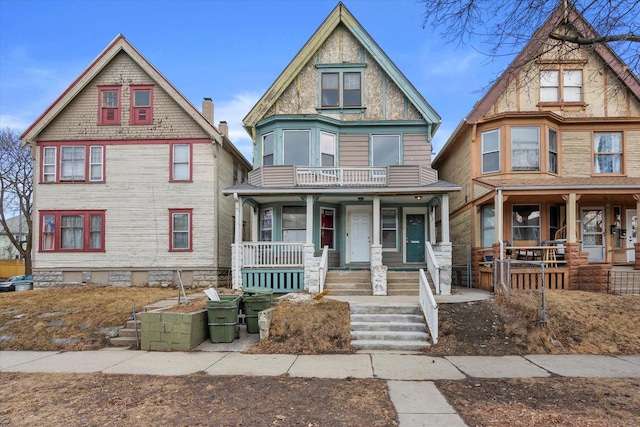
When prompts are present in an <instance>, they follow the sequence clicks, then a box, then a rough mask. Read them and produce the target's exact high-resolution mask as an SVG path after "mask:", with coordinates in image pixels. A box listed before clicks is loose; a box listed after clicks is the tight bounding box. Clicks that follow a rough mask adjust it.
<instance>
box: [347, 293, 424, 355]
mask: <svg viewBox="0 0 640 427" xmlns="http://www.w3.org/2000/svg"><path fill="white" fill-rule="evenodd" d="M349 308H350V310H351V345H352V346H353V347H355V348H359V349H363V350H405V351H407V350H420V349H422V348H424V347H428V346H429V345H430V344H429V334H428V333H427V332H426V331H427V326H426V324H425V321H424V317H423V316H422V312H421V310H420V306H419V305H418V304H406V303H404V304H400V303H398V304H393V303H350V304H349Z"/></svg>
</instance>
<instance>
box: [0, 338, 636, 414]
mask: <svg viewBox="0 0 640 427" xmlns="http://www.w3.org/2000/svg"><path fill="white" fill-rule="evenodd" d="M200 371H204V372H206V373H208V374H209V375H247V376H253V375H255V376H278V375H283V374H289V375H290V376H292V377H314V378H338V379H341V378H348V377H354V378H379V379H384V380H387V381H388V385H389V391H390V395H391V400H392V401H393V404H394V405H395V407H396V411H397V412H398V416H399V419H400V426H401V427H421V426H427V425H430V426H434V425H435V426H437V425H446V426H464V425H465V424H464V422H463V421H462V419H461V418H460V416H459V415H458V414H457V413H456V411H455V409H454V408H453V407H451V406H450V405H449V404H448V403H447V401H446V399H445V398H444V396H442V394H441V393H440V392H439V391H438V389H437V388H436V386H435V384H434V383H433V382H432V381H434V380H439V379H450V380H457V379H463V378H468V377H471V378H533V377H540V378H544V377H550V376H552V375H559V376H564V377H624V378H640V355H636V356H596V355H556V356H553V355H531V356H502V357H489V356H449V357H430V356H426V355H424V354H420V353H392V352H368V353H364V352H363V353H356V354H333V355H311V356H306V355H304V356H296V355H291V354H243V353H239V352H232V351H213V352H212V351H201V352H146V351H136V350H126V349H104V350H97V351H72V352H55V351H39V352H35V351H0V372H54V373H58V372H60V373H62V372H64V373H91V372H104V373H107V374H146V375H188V374H192V373H194V372H200Z"/></svg>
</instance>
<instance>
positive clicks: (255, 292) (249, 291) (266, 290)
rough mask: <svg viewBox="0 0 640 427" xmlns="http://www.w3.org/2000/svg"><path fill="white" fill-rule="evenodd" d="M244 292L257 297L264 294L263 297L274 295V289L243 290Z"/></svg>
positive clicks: (254, 288)
mask: <svg viewBox="0 0 640 427" xmlns="http://www.w3.org/2000/svg"><path fill="white" fill-rule="evenodd" d="M243 291H244V293H245V294H249V295H256V294H262V295H268V294H272V293H273V289H270V288H256V287H253V288H243Z"/></svg>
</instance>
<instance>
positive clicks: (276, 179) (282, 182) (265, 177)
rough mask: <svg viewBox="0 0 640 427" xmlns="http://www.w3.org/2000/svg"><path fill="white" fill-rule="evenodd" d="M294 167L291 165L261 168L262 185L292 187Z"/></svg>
mask: <svg viewBox="0 0 640 427" xmlns="http://www.w3.org/2000/svg"><path fill="white" fill-rule="evenodd" d="M293 174H294V167H293V166H291V165H283V166H269V167H266V168H262V185H264V186H265V187H293V185H294V184H295V177H294V176H293Z"/></svg>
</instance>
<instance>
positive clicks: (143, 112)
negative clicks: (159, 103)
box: [130, 85, 153, 125]
mask: <svg viewBox="0 0 640 427" xmlns="http://www.w3.org/2000/svg"><path fill="white" fill-rule="evenodd" d="M130 123H131V124H132V125H148V124H151V123H153V86H152V85H131V117H130Z"/></svg>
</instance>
